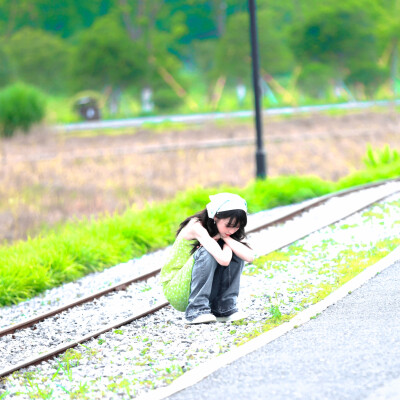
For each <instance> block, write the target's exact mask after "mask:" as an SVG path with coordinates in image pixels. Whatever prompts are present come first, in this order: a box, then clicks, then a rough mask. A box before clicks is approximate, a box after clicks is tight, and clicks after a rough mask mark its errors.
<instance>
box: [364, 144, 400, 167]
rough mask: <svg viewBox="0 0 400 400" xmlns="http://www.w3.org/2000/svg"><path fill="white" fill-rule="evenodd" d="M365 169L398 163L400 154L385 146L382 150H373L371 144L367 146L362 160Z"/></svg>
mask: <svg viewBox="0 0 400 400" xmlns="http://www.w3.org/2000/svg"><path fill="white" fill-rule="evenodd" d="M363 162H364V164H365V166H366V167H368V168H370V167H372V168H376V167H382V166H384V165H388V164H393V163H397V162H400V153H399V152H398V151H397V150H394V149H391V148H390V147H389V145H385V146H384V147H383V149H382V150H379V149H376V150H374V149H373V148H372V146H371V144H368V145H367V154H366V156H365V157H364V158H363Z"/></svg>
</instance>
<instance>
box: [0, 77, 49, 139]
mask: <svg viewBox="0 0 400 400" xmlns="http://www.w3.org/2000/svg"><path fill="white" fill-rule="evenodd" d="M44 116H45V97H44V95H43V94H42V93H41V92H40V91H39V90H38V89H36V88H35V87H33V86H28V85H26V84H22V83H15V84H13V85H11V86H7V87H6V88H4V89H3V90H1V91H0V136H4V137H10V136H12V135H13V134H14V132H15V131H16V130H18V129H21V130H23V131H24V132H28V131H29V129H30V128H31V126H32V125H33V124H34V123H37V122H40V121H42V119H43V118H44Z"/></svg>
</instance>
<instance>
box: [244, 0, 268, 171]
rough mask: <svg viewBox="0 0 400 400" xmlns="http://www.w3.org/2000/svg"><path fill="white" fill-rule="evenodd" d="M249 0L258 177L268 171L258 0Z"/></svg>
mask: <svg viewBox="0 0 400 400" xmlns="http://www.w3.org/2000/svg"><path fill="white" fill-rule="evenodd" d="M248 1H249V12H250V38H251V59H252V68H253V88H254V108H255V122H256V131H257V150H256V177H257V178H261V179H262V178H265V177H266V176H267V172H266V154H265V151H264V148H263V134H262V115H261V85H260V83H261V82H260V71H259V55H258V40H257V18H256V0H248Z"/></svg>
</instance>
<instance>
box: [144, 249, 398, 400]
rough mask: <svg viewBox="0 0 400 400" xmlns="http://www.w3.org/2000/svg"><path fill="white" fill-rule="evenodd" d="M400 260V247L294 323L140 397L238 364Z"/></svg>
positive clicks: (163, 393) (154, 399)
mask: <svg viewBox="0 0 400 400" xmlns="http://www.w3.org/2000/svg"><path fill="white" fill-rule="evenodd" d="M399 259H400V246H399V247H397V248H396V249H395V250H393V251H392V252H391V253H389V254H388V255H387V256H386V257H384V258H382V259H381V260H380V261H378V262H377V263H375V264H373V265H371V266H370V267H368V268H366V269H365V270H364V271H362V272H360V273H359V274H358V275H357V276H356V277H354V278H353V279H351V280H350V281H348V282H346V283H345V284H344V285H342V286H341V287H340V288H338V289H336V290H335V291H334V292H332V293H331V294H329V295H328V296H327V297H325V299H323V300H321V301H320V302H318V303H316V304H313V305H312V306H310V307H309V308H307V309H306V310H304V311H302V312H300V313H299V314H297V315H296V316H295V317H293V318H292V319H291V320H290V321H288V322H285V323H283V324H282V325H280V326H278V327H276V328H274V329H272V330H270V331H268V332H265V333H263V334H261V335H260V336H258V337H256V338H255V339H252V340H250V341H249V342H247V343H245V344H243V345H242V346H240V347H238V348H236V349H233V350H230V351H228V352H227V353H225V354H222V355H221V356H219V357H216V358H215V359H213V360H209V361H207V362H205V363H204V364H201V365H199V366H197V367H195V368H193V369H192V370H190V371H188V372H185V373H184V374H183V375H182V376H180V377H179V378H177V379H176V380H175V381H173V382H172V383H171V384H170V385H168V386H165V387H162V388H158V389H155V390H152V391H150V392H148V393H146V394H143V395H141V396H138V397H137V399H139V400H150V399H151V400H162V399H165V398H167V397H169V396H171V395H173V394H175V393H178V392H180V391H181V390H184V389H186V388H188V387H190V386H192V385H194V384H196V383H198V382H200V381H201V380H203V379H204V378H206V377H207V376H209V375H211V374H212V373H213V372H215V371H217V370H218V369H220V368H223V367H225V366H227V365H229V364H231V363H233V362H234V361H236V360H238V359H239V358H242V357H244V356H246V355H248V354H250V353H252V352H254V351H256V350H258V349H260V348H261V347H263V346H265V345H267V344H268V343H270V342H272V341H274V340H275V339H278V338H279V337H281V336H283V335H285V334H286V333H288V332H289V331H291V330H292V329H295V328H297V327H299V326H301V325H303V324H305V323H306V322H308V321H309V320H310V318H312V317H314V316H316V315H318V314H320V313H321V312H323V311H324V310H325V309H327V308H328V307H329V306H331V305H333V304H335V303H337V302H338V301H339V300H341V299H343V298H344V297H346V296H347V295H348V294H350V293H351V292H353V291H354V290H356V289H358V288H359V287H361V286H362V285H364V284H365V283H366V282H368V281H369V280H370V279H371V278H373V277H374V276H375V275H377V274H379V273H380V272H382V271H384V270H385V269H386V268H388V267H390V266H391V265H392V264H393V263H394V262H396V261H398V260H399Z"/></svg>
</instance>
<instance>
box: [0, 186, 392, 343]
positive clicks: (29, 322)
mask: <svg viewBox="0 0 400 400" xmlns="http://www.w3.org/2000/svg"><path fill="white" fill-rule="evenodd" d="M399 180H400V178H397V179H391V180H385V181H379V182H373V183H369V184H365V185H361V186H355V187H352V188H349V189H344V190H341V191H339V192H335V193H329V194H327V195H325V196H321V197H318V198H315V199H312V200H309V201H307V204H299V205H298V206H294V207H292V208H291V209H290V210H284V211H283V212H282V214H281V215H280V216H279V217H272V218H270V219H269V220H267V221H265V220H264V221H263V222H261V223H257V224H256V225H255V226H252V227H250V229H247V232H246V233H248V234H249V233H253V232H258V231H260V230H262V229H266V228H268V227H270V226H274V225H277V224H280V223H283V222H285V221H287V220H289V219H292V218H294V217H296V216H297V215H299V214H301V213H303V212H305V211H308V210H310V209H312V208H313V207H316V206H318V205H321V204H323V203H324V202H325V201H328V200H330V199H331V198H334V197H341V196H345V195H348V194H351V193H354V192H357V191H360V190H365V189H370V188H374V187H377V186H380V185H383V184H385V183H388V182H395V181H399ZM160 270H161V268H155V269H153V270H152V271H147V272H146V273H144V274H141V275H138V276H136V277H134V278H130V279H127V280H125V281H122V282H118V283H117V284H115V285H112V286H110V287H108V288H107V289H104V290H101V291H99V292H96V293H92V294H91V295H88V296H84V297H81V298H79V299H78V300H75V301H72V302H70V303H67V304H64V305H62V306H60V307H57V308H54V309H53V310H50V311H48V312H46V313H43V314H40V315H37V316H34V317H32V318H29V319H26V320H24V321H22V322H19V323H17V324H14V325H10V326H8V327H5V328H2V329H0V337H2V336H5V335H9V334H12V333H14V332H15V331H17V330H18V329H25V328H29V327H31V326H33V325H35V324H36V323H38V322H40V321H42V320H44V319H46V318H50V317H53V316H55V315H57V314H60V313H61V312H63V311H65V310H68V309H70V308H73V307H76V306H79V305H82V304H85V303H88V302H90V301H93V300H95V299H97V298H100V297H102V296H104V295H106V294H109V293H112V292H116V291H119V290H125V289H126V288H127V287H128V286H129V285H131V284H132V283H135V282H141V281H145V280H147V279H149V278H151V277H153V276H156V275H157V274H158V273H159V272H160Z"/></svg>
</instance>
